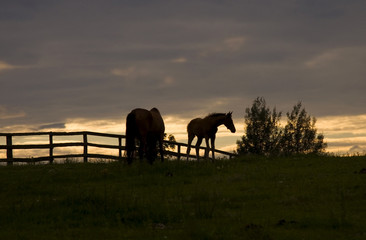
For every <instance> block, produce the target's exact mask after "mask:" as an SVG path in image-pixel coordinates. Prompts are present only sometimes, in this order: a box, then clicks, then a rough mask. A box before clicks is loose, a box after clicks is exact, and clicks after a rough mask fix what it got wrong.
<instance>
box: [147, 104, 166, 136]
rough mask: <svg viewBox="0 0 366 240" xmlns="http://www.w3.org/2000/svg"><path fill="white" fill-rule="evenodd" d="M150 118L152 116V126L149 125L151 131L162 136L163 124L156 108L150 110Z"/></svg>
mask: <svg viewBox="0 0 366 240" xmlns="http://www.w3.org/2000/svg"><path fill="white" fill-rule="evenodd" d="M150 113H151V116H152V119H153V121H152V125H151V131H152V132H156V133H160V134H163V135H164V132H165V124H164V120H163V118H162V117H161V114H160V112H159V110H158V109H157V108H152V109H151V110H150Z"/></svg>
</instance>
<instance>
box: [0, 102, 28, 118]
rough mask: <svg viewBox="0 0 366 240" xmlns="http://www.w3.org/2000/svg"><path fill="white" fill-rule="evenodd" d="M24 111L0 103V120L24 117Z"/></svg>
mask: <svg viewBox="0 0 366 240" xmlns="http://www.w3.org/2000/svg"><path fill="white" fill-rule="evenodd" d="M25 116H26V114H25V112H23V111H19V110H11V109H9V108H7V107H5V106H2V105H0V120H8V119H9V120H10V119H11V120H13V119H14V118H24V117H25Z"/></svg>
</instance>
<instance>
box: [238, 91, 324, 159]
mask: <svg viewBox="0 0 366 240" xmlns="http://www.w3.org/2000/svg"><path fill="white" fill-rule="evenodd" d="M281 115H282V113H281V112H278V111H277V110H276V108H273V110H272V111H271V110H270V108H269V107H267V104H266V101H265V99H264V98H263V97H258V98H256V99H255V100H254V101H253V105H252V107H251V108H246V110H245V116H244V122H245V124H246V129H245V135H244V136H243V137H242V139H241V140H240V141H237V151H238V153H239V154H258V155H279V154H284V155H291V154H306V153H319V152H322V151H324V149H325V148H326V146H327V144H326V143H324V135H323V134H317V129H316V127H315V123H316V118H315V117H311V116H310V115H308V113H307V112H306V110H305V108H303V107H302V104H301V102H298V103H297V104H296V105H295V106H294V107H293V110H292V111H291V112H287V114H286V115H287V124H286V126H285V127H281V125H280V120H281Z"/></svg>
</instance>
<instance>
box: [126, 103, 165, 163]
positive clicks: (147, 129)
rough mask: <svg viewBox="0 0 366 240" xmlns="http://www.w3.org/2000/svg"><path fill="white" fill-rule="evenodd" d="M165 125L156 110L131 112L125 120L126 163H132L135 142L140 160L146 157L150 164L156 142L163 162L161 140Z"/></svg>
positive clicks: (155, 150) (154, 152) (154, 153)
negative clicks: (137, 142) (137, 145)
mask: <svg viewBox="0 0 366 240" xmlns="http://www.w3.org/2000/svg"><path fill="white" fill-rule="evenodd" d="M164 132H165V125H164V120H163V118H162V117H161V115H160V112H159V110H158V109H157V108H152V109H151V110H150V111H149V110H146V109H142V108H136V109H134V110H132V111H131V112H130V113H129V114H128V115H127V118H126V150H127V162H128V164H131V163H132V159H133V158H134V153H135V150H136V145H135V143H136V142H135V140H136V139H137V140H138V141H139V150H138V152H139V157H140V160H142V159H143V158H144V155H145V156H146V158H147V160H148V162H149V163H150V164H152V163H153V162H154V160H155V158H156V156H157V142H158V143H159V148H160V157H161V161H162V162H163V161H164V151H163V139H164Z"/></svg>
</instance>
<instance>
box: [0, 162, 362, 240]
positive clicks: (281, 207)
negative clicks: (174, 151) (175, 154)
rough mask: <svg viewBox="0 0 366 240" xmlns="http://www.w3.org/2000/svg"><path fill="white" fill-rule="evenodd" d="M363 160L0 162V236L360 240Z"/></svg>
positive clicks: (12, 237) (5, 237) (30, 237)
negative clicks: (4, 164)
mask: <svg viewBox="0 0 366 240" xmlns="http://www.w3.org/2000/svg"><path fill="white" fill-rule="evenodd" d="M364 168H366V157H347V158H341V157H314V156H312V157H310V156H299V157H291V158H260V157H250V158H249V157H247V158H241V159H234V160H230V161H229V160H221V161H216V162H215V163H211V162H204V161H203V162H200V163H196V162H188V163H187V162H183V161H182V162H176V161H171V162H165V163H159V162H156V163H155V164H154V165H153V166H150V165H148V164H144V163H139V162H134V163H133V164H132V166H127V165H125V164H121V163H108V164H107V163H96V164H82V163H69V164H54V165H38V166H37V165H36V166H32V165H27V166H13V167H0V181H1V184H0V194H1V195H0V239H48V240H49V239H88V240H89V239H185V240H187V239H311V240H315V239H332V240H336V239H366V173H364V172H365V170H366V169H365V170H362V169H364Z"/></svg>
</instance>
